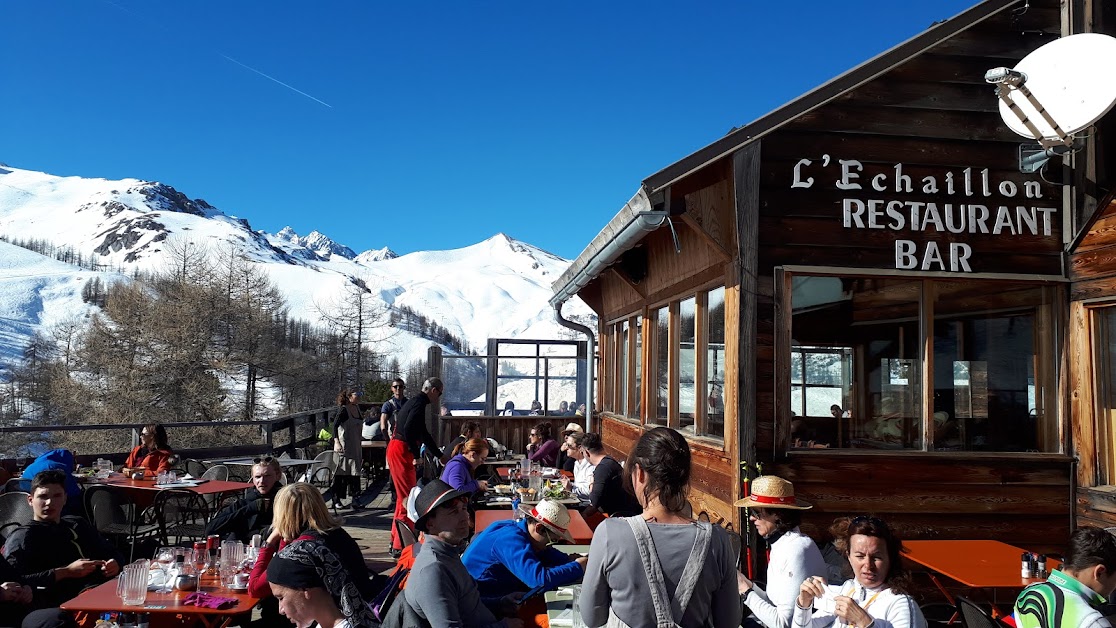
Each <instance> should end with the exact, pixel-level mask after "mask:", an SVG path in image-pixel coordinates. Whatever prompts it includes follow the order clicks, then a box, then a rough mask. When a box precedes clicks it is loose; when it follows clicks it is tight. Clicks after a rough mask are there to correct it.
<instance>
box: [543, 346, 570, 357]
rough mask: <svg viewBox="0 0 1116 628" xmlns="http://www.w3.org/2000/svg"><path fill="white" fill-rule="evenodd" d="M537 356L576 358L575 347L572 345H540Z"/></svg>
mask: <svg viewBox="0 0 1116 628" xmlns="http://www.w3.org/2000/svg"><path fill="white" fill-rule="evenodd" d="M539 355H543V356H547V357H551V358H573V357H577V345H574V344H560V345H559V344H555V345H552V344H540V345H539Z"/></svg>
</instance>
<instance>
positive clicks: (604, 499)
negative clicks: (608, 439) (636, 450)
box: [581, 433, 643, 517]
mask: <svg viewBox="0 0 1116 628" xmlns="http://www.w3.org/2000/svg"><path fill="white" fill-rule="evenodd" d="M581 446H582V447H584V448H585V451H586V452H587V453H588V454H589V462H592V463H593V464H594V465H596V468H595V469H593V488H592V490H591V491H590V492H589V507H588V508H586V509H585V510H584V511H582V515H584V516H587V517H589V516H593V515H595V514H597V513H598V512H605V513H608V515H609V516H610V517H631V516H633V515H638V514H639V513H641V512H643V507H642V506H640V505H639V502H638V501H637V500H636V498H635V495H632V494H631V493H630V492H629V491H628V489H627V488H626V487H625V486H624V468H623V467H621V466H620V463H619V462H616V460H615V459H614V458H613V457H612V456H610V455H608V454H606V453H605V450H604V445H603V444H602V443H601V435H600V434H593V433H589V434H586V435H585V436H584V437H583V438H582V439H581Z"/></svg>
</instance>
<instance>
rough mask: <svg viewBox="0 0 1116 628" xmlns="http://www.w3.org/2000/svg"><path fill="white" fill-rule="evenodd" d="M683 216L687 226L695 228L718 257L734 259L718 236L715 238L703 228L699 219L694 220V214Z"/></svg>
mask: <svg viewBox="0 0 1116 628" xmlns="http://www.w3.org/2000/svg"><path fill="white" fill-rule="evenodd" d="M681 218H682V222H684V223H686V226H688V227H689V228H690V229H693V230H694V233H695V234H697V236H698V237H699V238H701V240H702V241H703V242H705V243H706V244H708V245H709V248H710V249H712V250H713V252H714V253H716V254H717V256H718V257H720V258H721V259H722V260H723V261H726V262H727V261H730V260H731V259H732V256H731V255H729V253H728V251H726V250H725V247H723V246H721V243H720V242H718V241H717V240H716V238H714V237H713V236H712V235H710V234H709V232H708V231H706V230H705V229H704V228H702V226H701V225H700V224H698V221H696V220H694V217H693V216H691V215H689V214H682V216H681Z"/></svg>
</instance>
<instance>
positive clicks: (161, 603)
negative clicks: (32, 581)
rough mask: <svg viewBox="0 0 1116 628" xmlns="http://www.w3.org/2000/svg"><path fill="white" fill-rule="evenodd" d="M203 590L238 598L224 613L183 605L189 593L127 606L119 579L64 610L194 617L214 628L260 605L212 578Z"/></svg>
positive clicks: (154, 594)
mask: <svg viewBox="0 0 1116 628" xmlns="http://www.w3.org/2000/svg"><path fill="white" fill-rule="evenodd" d="M201 590H202V591H204V592H206V593H210V594H213V595H219V596H221V597H227V598H232V599H235V600H236V605H235V606H233V607H231V608H225V609H221V610H217V609H213V608H199V607H197V606H187V605H185V604H183V603H182V601H183V600H185V599H186V597H187V596H188V595H190V593H189V592H187V591H175V592H173V593H157V592H155V591H148V592H147V600H146V601H145V602H144V603H143V606H125V605H124V603H123V602H122V601H121V600H120V596H119V595H117V594H116V579H112V580H109V581H108V582H105V583H103V584H101V585H100V586H96V587H93V588H90V589H86V590H84V591H82V592H81V593H79V594H78V596H77V597H75V598H74V599H72V600H70V601H69V602H66V603H65V604H63V605H62V610H65V611H70V612H87V613H94V614H100V613H112V612H118V613H119V612H123V613H151V614H152V615H155V614H167V613H169V614H173V615H182V616H184V617H189V618H194V619H196V620H197V621H199V622H201V623H202V624H203V625H204V626H206V628H215V627H219V626H227V625H228V624H229V622H230V621H231V620H232V619H233V618H234V617H235V616H237V615H239V614H241V613H250V612H252V607H253V606H255V605H256V603H257V602H259V599H257V598H254V597H252V596H251V595H248V594H247V593H238V592H236V591H229V590H228V589H222V588H220V587H219V586H217V583H216V579H215V578H213V577H210V578H208V579H205V580H203V581H202V587H201Z"/></svg>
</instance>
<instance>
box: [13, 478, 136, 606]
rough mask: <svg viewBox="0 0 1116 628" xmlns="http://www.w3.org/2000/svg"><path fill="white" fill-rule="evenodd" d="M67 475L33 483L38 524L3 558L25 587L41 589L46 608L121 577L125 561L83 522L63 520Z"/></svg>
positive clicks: (16, 538)
mask: <svg viewBox="0 0 1116 628" xmlns="http://www.w3.org/2000/svg"><path fill="white" fill-rule="evenodd" d="M65 482H66V475H65V473H63V472H62V471H59V470H57V469H52V470H49V471H43V472H41V473H39V474H38V475H36V476H35V478H34V479H33V480H31V496H30V497H28V501H29V502H31V508H32V510H33V511H34V517H35V519H34V521H32V522H31V523H28V524H27V525H25V526H22V527H20V528H18V529H17V530H16V531H15V532H13V533H12V535H11V536H10V537H9V538H8V540H7V542H6V543H5V544H4V557H5V558H6V559H7V560H8V562H9V563H10V564H11V566H12V567H13V568H14V569H15V570H16V572H17V573H19V574H20V575H21V578H22V582H23V583H24V584H28V585H31V586H33V587H42V588H43V589H44V591H43V594H44V595H43V604H44V605H46V606H58V605H60V604H62V603H63V602H65V601H67V600H70V599H72V598H73V597H75V596H76V595H77V594H78V593H80V592H81V590H82V589H84V588H85V587H88V586H90V585H96V584H101V583H102V582H105V581H107V580H109V579H111V578H114V577H115V576H116V574H118V573H120V564H121V563H122V562H123V561H124V558H123V556H121V555H120V554H119V552H117V551H116V548H114V547H113V546H112V545H111V544H109V542H108V541H106V540H105V539H104V538H102V537H101V536H100V535H99V534H98V533H97V531H96V530H95V529H94V528H93V526H91V525H89V523H87V522H86V521H85V520H84V519H79V518H77V517H69V516H67V517H63V516H62V509H63V508H64V507H65V506H66V487H65Z"/></svg>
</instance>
